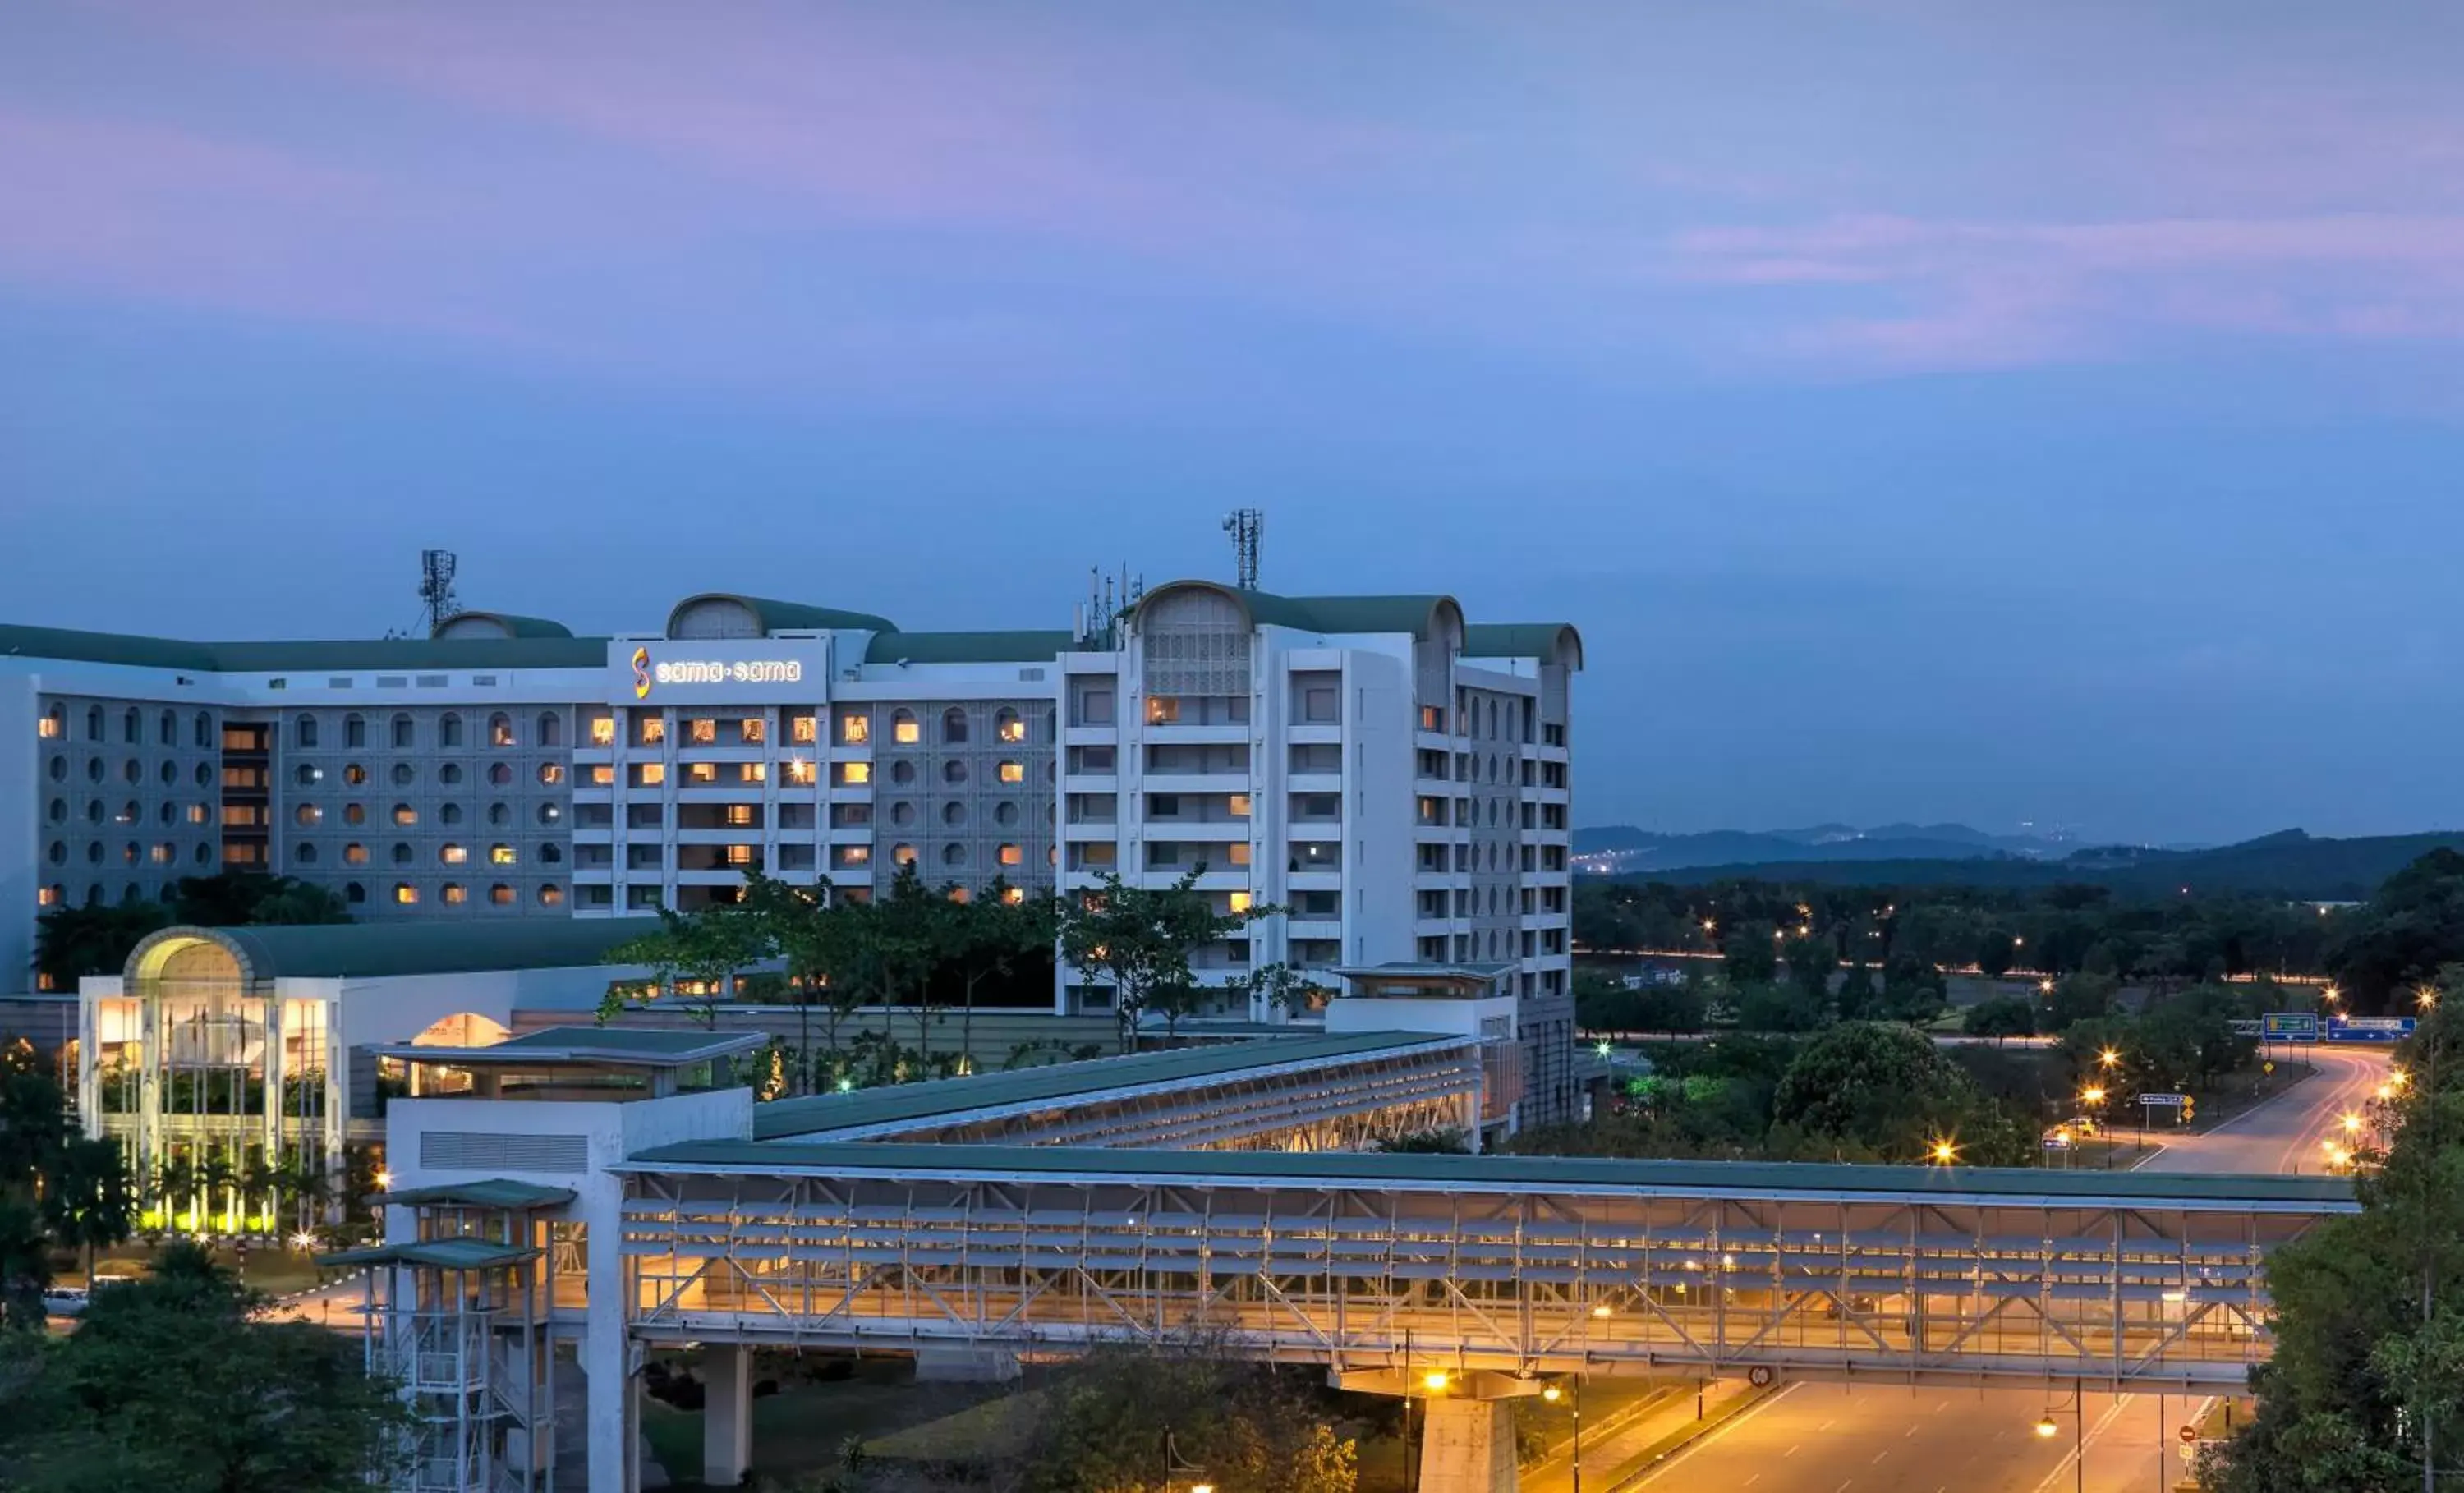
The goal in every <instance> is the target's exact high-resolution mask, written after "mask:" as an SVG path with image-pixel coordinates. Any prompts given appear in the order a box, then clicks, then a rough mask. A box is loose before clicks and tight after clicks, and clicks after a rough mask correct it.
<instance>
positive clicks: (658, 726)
mask: <svg viewBox="0 0 2464 1493" xmlns="http://www.w3.org/2000/svg"><path fill="white" fill-rule="evenodd" d="M635 724H636V725H638V726H639V727H640V728H641V729H640V731H639V733H638V734H637V739H639V740H640V741H641V743H642V745H644V746H656V745H658V744H659V743H660V742H662V741H665V740H666V739H668V722H667V717H665V716H663V715H645V716H642V717H641V718H640V720H639V721H637V722H636V723H635Z"/></svg>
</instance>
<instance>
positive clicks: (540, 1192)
mask: <svg viewBox="0 0 2464 1493" xmlns="http://www.w3.org/2000/svg"><path fill="white" fill-rule="evenodd" d="M573 1197H574V1193H573V1189H572V1188H570V1187H541V1186H540V1185H539V1184H538V1183H537V1182H517V1181H515V1180H513V1179H512V1178H511V1177H503V1176H491V1177H482V1178H481V1179H480V1180H478V1181H475V1182H448V1183H446V1184H444V1185H443V1186H441V1187H409V1188H405V1189H403V1190H402V1191H401V1192H398V1193H385V1194H383V1195H382V1196H379V1197H372V1198H370V1199H369V1201H371V1202H378V1203H386V1204H390V1205H393V1206H396V1207H403V1208H502V1209H505V1210H507V1211H527V1210H529V1209H533V1208H561V1207H563V1206H564V1205H565V1204H566V1203H569V1202H571V1201H573Z"/></svg>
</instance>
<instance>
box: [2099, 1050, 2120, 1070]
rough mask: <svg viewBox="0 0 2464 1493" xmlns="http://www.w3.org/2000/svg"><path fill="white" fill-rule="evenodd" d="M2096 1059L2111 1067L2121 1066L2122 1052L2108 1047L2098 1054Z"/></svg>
mask: <svg viewBox="0 0 2464 1493" xmlns="http://www.w3.org/2000/svg"><path fill="white" fill-rule="evenodd" d="M2096 1061H2097V1062H2099V1063H2101V1064H2102V1065H2105V1066H2106V1067H2109V1068H2110V1067H2119V1066H2121V1065H2122V1054H2121V1053H2118V1052H2116V1051H2114V1050H2113V1049H2112V1048H2110V1047H2107V1048H2105V1049H2104V1050H2103V1051H2102V1052H2100V1053H2098V1054H2097V1055H2096Z"/></svg>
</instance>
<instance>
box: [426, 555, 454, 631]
mask: <svg viewBox="0 0 2464 1493" xmlns="http://www.w3.org/2000/svg"><path fill="white" fill-rule="evenodd" d="M453 563H454V562H453V552H452V551H451V550H421V551H420V552H419V612H420V618H421V620H422V621H423V622H424V623H426V624H427V626H426V634H427V636H429V637H431V638H432V637H434V636H436V632H437V629H438V628H440V627H442V626H445V619H446V618H448V617H451V616H452V615H453V614H454V613H455V612H457V611H460V610H461V609H462V605H461V604H460V603H459V602H456V601H455V600H454V599H453Z"/></svg>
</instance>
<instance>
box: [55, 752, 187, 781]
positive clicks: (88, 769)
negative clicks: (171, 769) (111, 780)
mask: <svg viewBox="0 0 2464 1493" xmlns="http://www.w3.org/2000/svg"><path fill="white" fill-rule="evenodd" d="M205 765H206V764H205V763H203V762H199V763H198V764H197V766H198V768H199V769H200V770H203V769H204V767H205ZM85 780H86V781H88V782H100V781H102V758H101V757H94V758H92V759H91V760H89V761H88V762H87V763H86V764H85Z"/></svg>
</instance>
